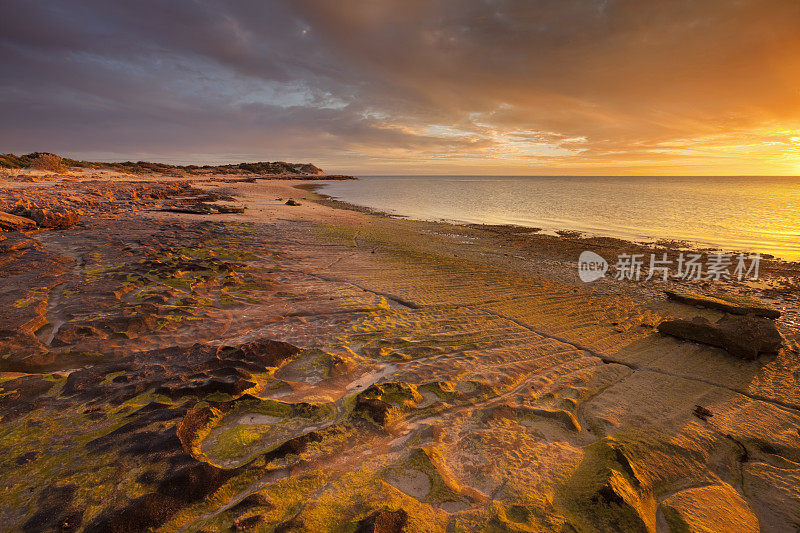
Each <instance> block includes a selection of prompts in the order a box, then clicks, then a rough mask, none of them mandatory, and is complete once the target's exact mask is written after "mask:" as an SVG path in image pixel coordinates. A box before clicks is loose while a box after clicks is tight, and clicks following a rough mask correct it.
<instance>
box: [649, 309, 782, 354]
mask: <svg viewBox="0 0 800 533" xmlns="http://www.w3.org/2000/svg"><path fill="white" fill-rule="evenodd" d="M658 331H659V332H660V333H662V334H664V335H670V336H673V337H677V338H679V339H683V340H689V341H695V342H700V343H703V344H709V345H711V346H717V347H719V348H722V349H724V350H726V351H727V352H728V353H730V354H731V355H735V356H737V357H742V358H744V359H756V358H758V356H759V354H762V353H766V354H769V353H776V352H777V351H778V350H779V349H780V347H781V345H782V344H783V337H782V336H781V334H780V332H779V331H778V328H777V327H776V326H775V322H774V321H772V320H769V319H766V318H762V317H758V316H755V315H744V316H740V315H725V316H724V317H722V318H721V319H719V320H718V321H717V322H710V321H708V320H707V319H705V318H703V317H699V316H697V317H694V318H693V319H692V320H683V319H673V320H665V321H663V322H661V323H660V324H659V325H658Z"/></svg>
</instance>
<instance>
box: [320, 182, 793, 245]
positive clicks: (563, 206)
mask: <svg viewBox="0 0 800 533" xmlns="http://www.w3.org/2000/svg"><path fill="white" fill-rule="evenodd" d="M321 192H323V193H325V194H328V195H331V196H333V197H334V198H337V199H341V200H344V201H347V202H351V203H354V204H358V205H362V206H366V207H370V208H373V209H377V210H380V211H385V212H388V213H393V214H397V215H404V216H407V217H410V218H415V219H421V220H446V221H452V222H459V223H484V224H517V225H520V226H530V227H538V228H543V229H544V230H545V231H548V232H552V231H556V230H561V229H565V230H578V231H583V232H586V233H589V234H593V235H605V236H612V237H621V238H624V239H630V240H637V241H639V240H657V239H674V240H683V241H689V242H692V243H695V244H699V245H703V246H709V247H713V248H718V249H722V250H726V251H748V252H761V253H770V254H773V255H776V256H778V257H781V258H784V259H790V260H798V259H800V177H762V176H759V177H685V176H680V177H662V176H658V177H638V176H637V177H627V176H626V177H605V176H604V177H584V176H580V177H578V176H575V177H563V176H553V177H550V176H546V177H539V176H537V177H518V176H498V177H480V176H391V177H387V176H380V177H363V178H361V179H359V180H357V181H336V182H330V183H327V184H326V185H325V186H324V188H323V189H322V191H321Z"/></svg>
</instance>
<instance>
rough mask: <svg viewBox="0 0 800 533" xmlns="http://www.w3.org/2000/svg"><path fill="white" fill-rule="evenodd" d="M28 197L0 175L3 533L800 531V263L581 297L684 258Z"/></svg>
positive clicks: (182, 182)
mask: <svg viewBox="0 0 800 533" xmlns="http://www.w3.org/2000/svg"><path fill="white" fill-rule="evenodd" d="M20 176H22V177H20ZM24 177H25V172H24V171H20V173H16V171H15V176H13V177H7V178H5V179H4V180H3V181H0V212H1V213H0V452H1V453H0V529H3V530H9V531H24V532H34V531H89V532H95V531H96V532H106V531H111V532H127V531H148V530H154V531H165V532H166V531H170V532H172V531H193V532H197V531H207V532H212V531H279V532H289V531H341V532H356V531H358V532H365V531H380V532H399V531H407V532H420V531H433V532H453V531H563V532H568V531H580V532H584V531H585V532H590V531H646V532H656V531H657V532H685V531H726V532H727V531H737V532H738V531H753V532H756V531H797V530H798V528H800V432H799V429H798V428H800V353H799V352H800V346H799V345H798V338H800V314H799V311H800V302H799V300H800V292H798V289H800V266H799V265H797V264H792V263H785V262H781V261H778V260H765V261H764V262H763V264H762V265H761V267H762V269H761V275H760V279H759V280H758V281H753V282H748V281H742V282H740V281H735V280H733V281H731V280H727V281H719V282H717V281H709V280H699V281H685V280H680V279H668V280H666V281H663V280H659V279H657V278H654V279H651V280H648V281H641V282H635V281H631V280H619V281H618V280H616V279H614V276H613V275H612V274H613V269H612V272H610V273H609V275H608V276H606V277H604V278H603V279H600V280H598V281H595V282H593V283H583V282H581V281H580V280H579V279H578V276H577V259H578V255H579V254H580V252H581V251H583V250H594V251H595V252H598V253H600V254H601V255H603V256H604V257H612V256H616V255H617V254H619V253H628V254H631V253H643V254H648V255H649V254H650V253H651V252H653V253H659V254H661V253H662V252H669V253H673V252H677V248H675V247H673V246H671V245H670V244H668V243H661V244H658V245H655V244H644V243H638V244H637V243H629V242H624V241H618V240H614V239H607V238H603V239H600V238H582V237H581V236H579V235H573V234H569V235H564V236H560V237H558V236H547V235H541V234H537V233H536V232H531V231H529V230H524V229H521V228H514V227H505V226H503V227H496V226H470V227H464V226H455V225H448V224H439V223H432V222H417V221H410V220H400V219H396V218H391V217H387V216H380V215H378V214H373V213H368V212H363V210H360V211H359V210H349V209H342V208H341V206H337V205H335V204H333V203H331V202H330V201H327V200H325V199H323V198H321V197H320V196H318V195H317V194H315V193H314V192H313V190H308V189H307V188H305V189H304V188H297V187H296V185H297V182H296V181H289V180H286V181H284V180H248V179H241V180H239V179H235V176H232V175H227V174H226V175H221V176H201V177H194V178H189V179H185V178H174V177H165V176H163V175H158V174H152V175H151V174H141V175H137V176H133V177H132V176H122V175H115V174H114V173H113V172H112V173H106V174H103V175H102V176H100V177H98V175H97V173H96V171H95V170H92V171H86V172H83V173H81V172H77V173H76V172H72V173H70V174H68V175H61V174H58V173H43V172H39V173H37V174H36V176H35V178H36V179H30V180H29V179H24ZM232 178H233V179H232ZM701 253H703V254H707V251H706V252H703V251H701ZM664 291H670V292H669V293H665V292H664ZM748 335H750V336H751V337H747V336H748Z"/></svg>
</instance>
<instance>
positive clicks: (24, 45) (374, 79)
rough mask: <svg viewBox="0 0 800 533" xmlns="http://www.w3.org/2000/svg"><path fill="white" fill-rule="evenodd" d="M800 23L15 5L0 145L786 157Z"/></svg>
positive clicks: (799, 64)
mask: <svg viewBox="0 0 800 533" xmlns="http://www.w3.org/2000/svg"><path fill="white" fill-rule="evenodd" d="M798 27H800V4H798V3H797V2H795V1H793V0H767V1H763V0H761V1H756V0H750V1H748V0H738V1H737V0H724V1H723V0H711V1H707V2H696V1H687V0H673V1H668V2H641V1H632V0H604V1H601V0H536V1H521V0H520V1H511V0H494V1H493V0H482V1H477V0H476V1H464V0H433V1H431V0H404V1H380V0H371V1H363V0H362V1H355V0H339V1H337V2H323V1H311V0H299V1H291V2H290V1H288V0H287V1H283V2H280V1H272V2H261V1H259V2H255V1H252V2H250V1H238V2H218V1H201V0H196V1H188V0H177V1H171V2H154V1H144V2H142V1H137V2H128V1H115V2H107V1H105V2H103V1H93V2H92V1H85V2H78V1H60V2H55V1H53V2H32V1H19V0H17V1H14V0H12V1H5V2H3V3H2V4H0V66H1V67H2V73H3V75H2V78H0V116H2V117H3V118H2V126H3V127H2V129H1V130H0V131H2V133H0V145H1V146H2V148H0V150H2V151H17V152H24V151H31V150H37V149H46V150H52V151H58V152H64V153H70V154H74V155H81V156H87V157H89V156H93V155H94V156H97V155H107V156H108V157H134V158H137V157H148V158H154V159H164V160H169V159H171V160H204V161H221V160H225V159H238V158H242V157H244V158H248V159H253V158H268V159H300V160H313V161H315V162H319V163H320V164H322V165H325V166H328V167H331V166H332V167H333V168H334V169H342V170H361V169H363V170H365V171H367V170H372V169H377V170H382V171H388V172H391V171H392V170H394V169H397V170H398V171H404V170H413V171H426V170H427V169H433V170H438V171H447V170H453V171H469V170H476V171H480V170H481V169H484V168H490V167H491V168H501V169H503V168H504V169H508V171H512V172H519V171H526V170H530V171H531V172H541V171H548V170H550V169H566V170H577V171H582V169H594V170H595V171H600V172H602V168H604V167H605V166H609V168H621V169H626V168H627V169H631V170H636V169H639V168H643V169H647V168H651V169H652V168H658V167H659V166H660V165H662V164H668V163H670V162H671V163H670V164H680V163H681V162H682V161H687V159H689V160H691V159H692V158H698V157H705V158H706V159H708V158H710V159H711V160H713V161H718V165H728V164H732V162H733V161H735V160H736V157H737V153H738V152H740V151H741V146H742V145H746V146H750V145H753V146H754V148H752V150H751V152H752V153H754V154H755V156H756V157H761V158H764V159H765V160H766V159H768V158H775V157H778V156H780V157H782V158H783V159H782V160H786V161H789V163H788V164H792V161H793V159H792V157H794V156H793V154H795V153H796V149H797V146H796V142H795V141H792V140H791V139H792V138H794V137H796V136H797V132H796V129H797V128H798V127H800V94H799V93H798V80H800V61H798V60H797V57H800V40H799V39H798V37H797V33H798V32H797V28H798ZM759 139H763V141H759ZM792 143H794V144H792ZM792 150H795V152H792ZM739 156H741V154H739ZM715 158H716V159H715ZM487 162H488V163H487ZM690 163H691V161H690ZM691 164H694V163H691Z"/></svg>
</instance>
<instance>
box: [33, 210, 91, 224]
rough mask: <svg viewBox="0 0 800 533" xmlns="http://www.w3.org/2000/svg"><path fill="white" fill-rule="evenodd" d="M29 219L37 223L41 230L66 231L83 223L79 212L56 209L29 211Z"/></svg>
mask: <svg viewBox="0 0 800 533" xmlns="http://www.w3.org/2000/svg"><path fill="white" fill-rule="evenodd" d="M28 217H30V218H31V219H32V220H33V221H34V222H36V223H37V224H38V225H39V227H40V228H52V229H65V228H68V227H70V226H74V225H75V224H77V223H79V222H80V221H81V217H80V215H79V214H78V213H77V211H74V210H70V209H64V208H56V209H37V208H33V209H30V210H29V211H28Z"/></svg>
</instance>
